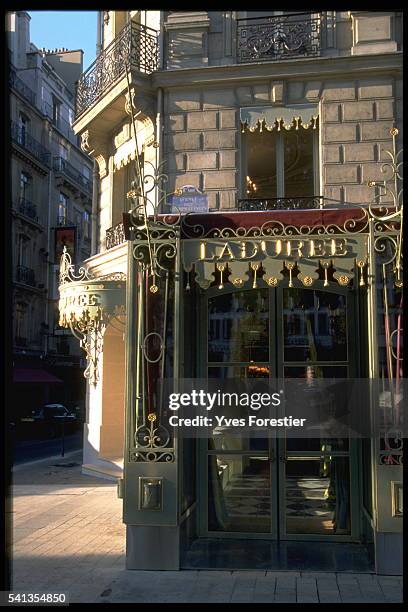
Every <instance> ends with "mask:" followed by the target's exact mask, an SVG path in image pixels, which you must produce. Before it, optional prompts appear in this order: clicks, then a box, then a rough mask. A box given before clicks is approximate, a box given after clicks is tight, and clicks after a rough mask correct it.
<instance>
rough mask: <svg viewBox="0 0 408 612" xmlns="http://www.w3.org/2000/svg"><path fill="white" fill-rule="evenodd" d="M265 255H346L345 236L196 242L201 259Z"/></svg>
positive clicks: (231, 258) (289, 257)
mask: <svg viewBox="0 0 408 612" xmlns="http://www.w3.org/2000/svg"><path fill="white" fill-rule="evenodd" d="M258 253H259V254H261V255H263V256H266V257H282V258H288V259H300V258H302V257H307V258H310V257H339V256H340V257H341V256H344V255H347V240H346V239H345V238H326V239H323V238H308V239H302V240H299V239H298V238H296V239H295V238H293V239H288V240H282V239H280V238H277V239H269V240H261V241H259V242H255V241H252V240H246V241H241V242H225V243H222V244H220V243H212V242H200V257H199V259H200V260H201V261H214V260H228V259H229V260H245V259H251V260H253V259H254V258H255V257H256V255H257V254H258Z"/></svg>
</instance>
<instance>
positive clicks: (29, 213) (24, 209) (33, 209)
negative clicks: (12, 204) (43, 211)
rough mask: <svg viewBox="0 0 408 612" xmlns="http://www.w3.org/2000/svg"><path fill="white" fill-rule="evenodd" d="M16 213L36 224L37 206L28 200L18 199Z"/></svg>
mask: <svg viewBox="0 0 408 612" xmlns="http://www.w3.org/2000/svg"><path fill="white" fill-rule="evenodd" d="M18 211H19V212H20V213H21V214H22V215H25V216H26V217H29V218H30V219H33V221H37V222H38V217H37V206H36V205H35V204H33V203H32V202H30V201H29V200H26V199H25V198H20V200H19V202H18Z"/></svg>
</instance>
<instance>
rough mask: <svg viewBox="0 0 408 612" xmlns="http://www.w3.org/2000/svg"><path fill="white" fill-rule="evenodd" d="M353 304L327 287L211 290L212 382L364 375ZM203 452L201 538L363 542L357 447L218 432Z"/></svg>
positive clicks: (342, 441) (206, 357)
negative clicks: (358, 370) (357, 364)
mask: <svg viewBox="0 0 408 612" xmlns="http://www.w3.org/2000/svg"><path fill="white" fill-rule="evenodd" d="M350 301H351V298H350V297H349V295H348V294H347V292H346V291H341V290H340V291H336V292H334V291H327V290H323V287H322V288H319V289H298V288H289V287H286V288H279V289H253V290H244V291H242V290H241V291H240V290H236V291H231V292H229V293H227V292H225V293H220V291H219V290H216V291H215V292H210V291H208V292H207V296H206V300H205V313H202V314H203V315H204V316H202V320H204V321H205V327H206V329H205V330H204V331H205V333H204V334H203V335H202V336H201V337H204V338H206V342H205V343H204V345H205V346H203V347H202V361H203V366H204V368H205V374H204V372H203V375H205V376H208V377H209V378H218V379H225V378H237V379H245V378H258V379H259V378H269V379H273V378H303V379H306V380H309V381H313V379H315V378H322V377H325V378H337V377H338V378H348V377H351V376H355V371H354V363H353V362H354V361H355V344H356V343H355V342H353V350H352V349H351V343H350V339H351V338H353V337H354V336H355V329H353V325H354V319H355V318H354V315H353V312H352V308H351V306H352V304H351V303H349V302H350ZM280 416H284V415H280ZM200 443H201V445H202V448H201V453H200V478H199V481H200V486H201V487H202V489H201V495H200V499H201V508H200V516H201V519H200V524H201V534H202V535H210V534H214V535H216V534H217V535H221V534H223V535H227V534H228V535H229V536H233V535H236V536H237V537H239V536H241V537H242V536H243V535H246V536H253V537H265V536H266V537H268V536H269V537H272V538H281V539H321V538H324V539H325V538H326V537H330V539H335V540H337V539H338V540H344V539H355V538H356V537H357V535H358V528H357V522H358V521H357V514H356V513H357V509H356V503H355V501H354V499H355V498H356V497H357V496H356V491H357V486H358V482H357V477H358V473H357V472H358V470H357V469H356V465H357V461H356V453H357V449H356V448H355V444H354V443H353V441H352V440H349V439H348V438H336V439H333V438H331V439H323V438H285V439H284V438H279V439H278V438H271V437H264V438H262V437H247V436H245V437H244V436H242V437H236V435H234V436H232V435H229V434H228V430H227V429H225V428H215V429H214V431H213V436H212V438H210V439H208V440H201V441H200Z"/></svg>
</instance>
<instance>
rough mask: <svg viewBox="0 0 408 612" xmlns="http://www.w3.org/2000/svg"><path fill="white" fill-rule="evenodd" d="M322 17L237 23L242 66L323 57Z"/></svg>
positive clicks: (302, 15)
mask: <svg viewBox="0 0 408 612" xmlns="http://www.w3.org/2000/svg"><path fill="white" fill-rule="evenodd" d="M320 21H321V20H320V14H319V13H292V14H287V15H277V16H273V17H272V16H271V17H249V18H247V19H238V20H237V61H238V63H249V62H270V61H274V60H282V59H291V58H294V57H310V56H317V55H320Z"/></svg>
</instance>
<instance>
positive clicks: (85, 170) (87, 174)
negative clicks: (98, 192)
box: [82, 166, 91, 181]
mask: <svg viewBox="0 0 408 612" xmlns="http://www.w3.org/2000/svg"><path fill="white" fill-rule="evenodd" d="M82 174H83V175H84V177H85V178H86V179H88V181H89V179H90V178H91V171H90V170H89V168H88V166H82Z"/></svg>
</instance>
